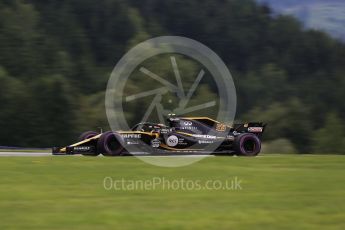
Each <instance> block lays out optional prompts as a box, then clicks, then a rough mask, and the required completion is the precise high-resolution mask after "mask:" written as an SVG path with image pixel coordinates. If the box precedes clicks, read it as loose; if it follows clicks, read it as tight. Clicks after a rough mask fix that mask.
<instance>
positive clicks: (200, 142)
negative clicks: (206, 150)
mask: <svg viewBox="0 0 345 230" xmlns="http://www.w3.org/2000/svg"><path fill="white" fill-rule="evenodd" d="M198 143H199V144H212V143H214V142H213V141H212V140H198Z"/></svg>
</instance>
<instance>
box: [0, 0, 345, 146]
mask: <svg viewBox="0 0 345 230" xmlns="http://www.w3.org/2000/svg"><path fill="white" fill-rule="evenodd" d="M160 35H180V36H186V37H189V38H192V39H195V40H197V41H200V42H202V43H204V44H206V45H207V46H209V47H210V48H211V49H213V50H214V51H215V52H216V53H217V54H218V55H219V56H220V57H221V58H222V59H223V61H224V62H225V63H226V64H227V66H228V67H229V69H230V71H231V72H232V75H233V77H234V80H235V84H236V88H237V96H238V108H237V120H239V121H249V120H250V121H264V122H267V123H268V124H269V125H268V127H267V133H266V134H265V140H266V141H268V142H269V143H274V146H273V147H272V148H271V149H274V151H277V150H276V149H277V148H276V146H279V144H277V143H289V144H288V145H289V148H287V149H288V150H289V151H291V150H293V149H297V151H298V152H303V153H309V152H318V153H344V152H345V147H344V144H343V142H344V140H345V139H344V138H345V132H343V131H342V130H343V128H344V124H343V123H344V115H345V103H343V102H342V100H343V98H345V45H344V44H343V43H341V42H339V41H336V40H334V39H332V38H330V37H329V36H328V35H326V34H324V33H322V32H318V31H312V30H308V31H305V30H304V29H303V28H302V26H301V24H300V23H299V22H298V21H297V20H295V19H294V18H292V17H289V16H272V14H271V10H270V9H269V8H268V7H267V6H261V5H257V4H256V3H255V2H254V1H252V0H225V1H224V0H203V1H199V0H189V1H181V0H165V1H161V0H140V1H139V0H127V1H121V0H100V1H94V0H68V1H67V0H59V1H58V0H47V1H41V0H29V1H24V0H16V1H7V0H0V66H1V67H0V86H1V89H0V130H1V132H0V145H19V146H52V145H60V144H61V145H63V144H67V143H69V142H71V141H73V140H74V139H75V137H76V136H77V135H78V133H79V132H81V131H84V130H89V129H97V127H100V126H101V127H103V128H104V129H106V128H108V124H107V119H106V116H105V108H104V91H105V88H106V83H107V80H108V78H109V75H110V73H111V71H112V69H113V67H114V65H115V64H116V62H117V61H118V60H119V58H121V57H122V55H123V54H124V53H125V52H126V51H127V50H128V49H129V48H131V47H133V46H134V45H135V44H137V43H138V42H141V41H143V40H145V39H147V38H150V37H155V36H160ZM181 60H183V58H182V59H181ZM157 63H158V65H160V68H156V69H157V71H158V72H160V74H162V75H163V76H165V77H166V78H167V79H171V77H172V76H173V75H172V73H171V72H169V71H168V70H167V69H165V66H167V65H164V63H163V61H159V62H157ZM180 65H181V72H183V74H184V76H185V79H184V80H185V81H186V82H190V84H191V83H192V82H193V79H194V78H195V74H196V73H194V72H195V71H197V70H196V68H195V65H194V64H193V63H190V62H188V61H186V62H183V63H182V61H181V62H180ZM193 71H194V72H193ZM191 72H193V74H192V73H191ZM189 74H190V75H189ZM129 82H130V83H131V85H129V86H128V92H130V93H135V92H137V91H138V88H147V89H149V88H150V82H149V81H142V82H143V83H144V85H143V84H141V85H140V86H138V85H137V84H136V81H135V79H132V80H130V81H129ZM206 83H209V82H203V84H204V85H201V88H200V89H202V91H200V92H198V93H197V97H196V98H193V99H192V100H191V103H195V104H197V102H198V101H197V100H198V99H200V100H206V99H208V98H211V97H213V96H214V93H215V90H216V89H215V85H214V84H211V85H209V86H206ZM187 88H188V87H187ZM139 90H140V89H139ZM168 99H169V98H168ZM168 99H167V100H168ZM169 103H172V104H174V103H176V102H174V101H172V102H169ZM144 105H145V103H139V102H138V103H137V104H133V105H132V106H130V107H131V108H132V110H131V111H132V112H128V116H129V117H130V118H131V119H132V122H139V121H140V117H141V115H140V113H137V110H138V109H139V110H140V109H141V110H142V109H143V108H142V107H143V106H144ZM207 112H210V111H206V114H207ZM211 115H212V114H211ZM276 140H277V141H276ZM281 140H283V141H281ZM291 145H292V146H291Z"/></svg>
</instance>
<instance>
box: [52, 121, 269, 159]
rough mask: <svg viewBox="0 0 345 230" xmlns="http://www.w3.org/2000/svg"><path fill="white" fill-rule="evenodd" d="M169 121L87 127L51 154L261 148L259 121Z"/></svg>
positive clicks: (250, 151) (246, 151)
mask: <svg viewBox="0 0 345 230" xmlns="http://www.w3.org/2000/svg"><path fill="white" fill-rule="evenodd" d="M167 121H168V125H164V124H156V123H150V122H143V123H139V124H137V125H135V126H134V127H133V128H132V130H130V131H117V132H113V131H108V132H104V133H97V132H94V131H88V132H85V133H83V134H81V135H80V137H79V142H77V143H75V144H72V145H69V146H66V147H53V155H71V154H82V155H88V156H97V155H99V154H103V155H105V156H123V155H184V154H188V155H190V154H214V155H234V154H236V155H240V156H256V155H257V154H259V152H260V150H261V136H262V134H263V132H264V129H265V126H266V125H265V124H263V123H262V122H251V123H246V124H234V125H232V126H228V125H225V124H223V123H221V122H218V121H215V120H213V119H211V118H208V117H175V116H171V117H169V118H168V119H167Z"/></svg>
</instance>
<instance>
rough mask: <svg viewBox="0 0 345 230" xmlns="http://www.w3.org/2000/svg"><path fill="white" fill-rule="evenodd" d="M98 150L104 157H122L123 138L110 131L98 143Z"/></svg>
mask: <svg viewBox="0 0 345 230" xmlns="http://www.w3.org/2000/svg"><path fill="white" fill-rule="evenodd" d="M97 150H98V152H99V153H102V154H103V155H104V156H120V155H122V153H123V152H124V148H123V140H122V137H121V136H120V135H119V134H118V133H115V132H112V131H108V132H105V133H103V134H102V135H101V137H100V138H99V139H98V141H97Z"/></svg>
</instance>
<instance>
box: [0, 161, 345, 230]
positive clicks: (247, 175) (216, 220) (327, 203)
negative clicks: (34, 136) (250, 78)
mask: <svg viewBox="0 0 345 230" xmlns="http://www.w3.org/2000/svg"><path fill="white" fill-rule="evenodd" d="M344 165H345V157H344V156H333V155H331V156H311V155H307V156H299V155H289V156H283V155H269V156H268V155H266V156H263V157H257V158H239V157H212V158H206V159H204V160H202V161H200V162H198V163H195V164H193V165H190V166H187V167H182V168H161V167H156V166H151V165H148V164H145V163H143V162H141V161H140V160H138V159H136V158H134V157H125V158H105V157H99V158H92V157H2V158H1V159H0V169H1V179H0V210H1V212H0V220H1V221H0V229H83V230H85V229H141V230H144V229H265V230H266V229H274V230H276V229H280V230H281V229H345V221H344V220H345V183H344V182H345V173H344ZM107 176H110V177H112V178H113V179H121V178H125V179H126V180H137V181H138V180H151V179H152V178H153V177H160V178H165V179H166V180H169V181H172V180H174V179H178V180H180V179H181V178H184V179H185V180H193V181H198V180H201V181H202V182H205V181H206V180H221V181H226V180H229V179H232V178H234V177H238V178H239V179H240V180H242V181H243V182H242V184H241V187H242V190H230V191H229V190H192V191H187V190H182V189H180V190H177V191H175V190H163V187H161V186H160V187H157V188H156V189H154V190H150V191H145V190H134V191H124V190H109V191H108V190H105V189H104V188H103V179H104V178H105V177H107Z"/></svg>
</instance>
